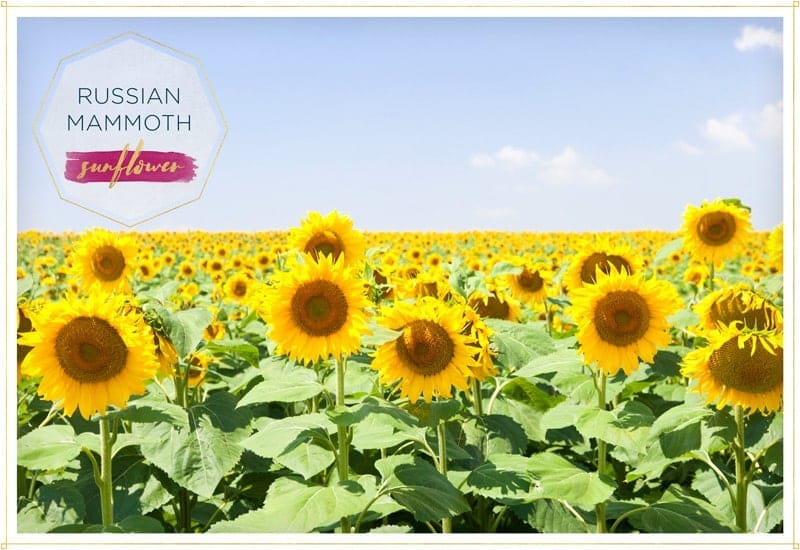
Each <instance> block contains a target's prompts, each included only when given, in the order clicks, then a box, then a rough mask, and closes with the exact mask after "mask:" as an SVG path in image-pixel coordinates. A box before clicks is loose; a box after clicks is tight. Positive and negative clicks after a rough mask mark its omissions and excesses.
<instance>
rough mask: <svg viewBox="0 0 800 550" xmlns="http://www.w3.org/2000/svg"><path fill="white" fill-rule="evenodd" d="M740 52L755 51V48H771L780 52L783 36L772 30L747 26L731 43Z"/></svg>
mask: <svg viewBox="0 0 800 550" xmlns="http://www.w3.org/2000/svg"><path fill="white" fill-rule="evenodd" d="M733 44H734V46H736V49H737V50H739V51H740V52H746V51H749V50H755V49H757V48H772V49H773V50H780V49H782V46H783V34H782V33H781V32H779V31H776V30H773V29H765V28H764V27H755V26H753V25H747V26H745V27H743V28H742V32H741V34H739V37H738V38H737V39H736V40H734V42H733Z"/></svg>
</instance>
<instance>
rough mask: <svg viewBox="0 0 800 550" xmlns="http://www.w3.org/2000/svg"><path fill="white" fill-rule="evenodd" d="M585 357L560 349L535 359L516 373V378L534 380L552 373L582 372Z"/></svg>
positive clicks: (572, 350) (572, 351)
mask: <svg viewBox="0 0 800 550" xmlns="http://www.w3.org/2000/svg"><path fill="white" fill-rule="evenodd" d="M582 365H583V357H581V356H580V355H579V354H578V352H577V351H576V350H574V349H560V350H558V351H556V352H555V353H550V354H548V355H543V356H540V357H536V358H534V359H533V360H532V361H531V362H530V363H528V364H527V365H525V366H524V367H522V368H521V369H519V370H518V371H516V372H515V373H514V375H515V376H521V377H525V378H532V377H536V376H539V375H542V374H547V373H551V372H581V366H582Z"/></svg>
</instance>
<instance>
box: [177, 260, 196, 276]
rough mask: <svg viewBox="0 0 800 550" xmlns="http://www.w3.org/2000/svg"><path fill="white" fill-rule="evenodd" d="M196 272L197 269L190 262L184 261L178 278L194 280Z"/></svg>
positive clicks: (179, 268)
mask: <svg viewBox="0 0 800 550" xmlns="http://www.w3.org/2000/svg"><path fill="white" fill-rule="evenodd" d="M195 272H196V270H195V267H194V265H193V264H192V262H190V261H189V260H184V261H182V262H181V263H180V265H179V266H178V277H180V278H181V279H192V278H194V275H195Z"/></svg>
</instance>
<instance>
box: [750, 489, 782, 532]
mask: <svg viewBox="0 0 800 550" xmlns="http://www.w3.org/2000/svg"><path fill="white" fill-rule="evenodd" d="M782 521H783V491H780V492H779V493H778V494H777V495H775V496H774V497H773V498H772V500H770V501H769V503H768V504H767V505H766V507H764V509H763V510H762V511H761V512H760V513H759V514H758V515H757V516H756V517H755V522H754V523H753V524H752V525H751V524H750V518H749V517H748V526H751V529H752V531H753V532H755V533H769V532H770V531H772V529H774V528H775V527H776V526H777V525H778V524H779V523H780V522H782Z"/></svg>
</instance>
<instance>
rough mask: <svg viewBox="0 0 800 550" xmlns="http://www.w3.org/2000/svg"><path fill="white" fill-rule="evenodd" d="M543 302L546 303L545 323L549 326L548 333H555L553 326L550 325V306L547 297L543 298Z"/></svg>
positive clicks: (549, 334)
mask: <svg viewBox="0 0 800 550" xmlns="http://www.w3.org/2000/svg"><path fill="white" fill-rule="evenodd" d="M542 304H544V325H545V327H547V335H548V336H552V335H553V327H551V326H550V308H549V307H547V298H545V299H544V300H542Z"/></svg>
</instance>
